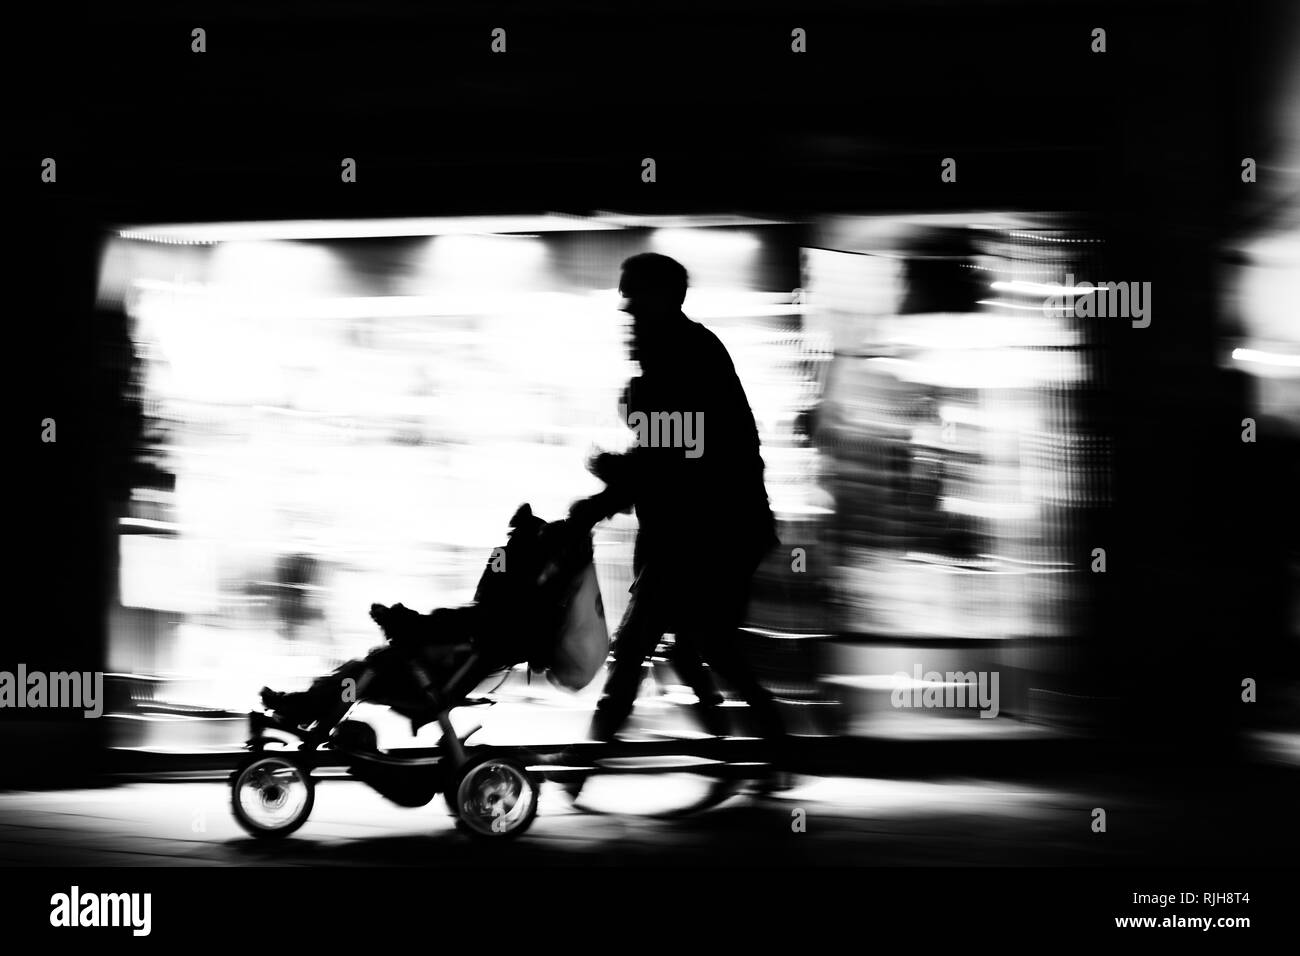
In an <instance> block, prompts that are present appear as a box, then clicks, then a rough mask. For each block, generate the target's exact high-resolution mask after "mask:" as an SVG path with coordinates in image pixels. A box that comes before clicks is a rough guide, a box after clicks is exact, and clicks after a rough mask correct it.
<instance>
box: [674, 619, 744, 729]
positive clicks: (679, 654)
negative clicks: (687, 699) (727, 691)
mask: <svg viewBox="0 0 1300 956" xmlns="http://www.w3.org/2000/svg"><path fill="white" fill-rule="evenodd" d="M695 644H696V642H695V640H694V639H693V638H692V636H691V633H690V631H687V632H686V633H685V634H677V635H675V640H674V641H673V648H672V654H671V656H670V658H669V660H670V661H671V663H672V665H673V670H675V671H676V672H677V676H678V677H680V678H681V679H682V680H683V681H685V683H686V685H687V686H688V687H690V689H691V690H692V691H693V692H694V694H695V698H696V703H695V705H694V709H695V715H696V717H697V718H699V721H700V723H701V724H702V725H703V726H704V729H705V731H706V732H708V733H710V734H712V735H713V736H714V737H726V736H727V735H728V734H729V733H730V732H731V724H730V721H728V720H727V717H726V715H725V714H724V713H723V712H722V703H723V701H724V700H725V698H723V696H722V694H720V693H719V692H718V685H717V684H716V683H715V682H714V680H713V678H712V677H710V676H709V672H708V671H707V670H705V668H704V660H703V659H702V658H701V657H700V651H699V648H697V647H696V646H695Z"/></svg>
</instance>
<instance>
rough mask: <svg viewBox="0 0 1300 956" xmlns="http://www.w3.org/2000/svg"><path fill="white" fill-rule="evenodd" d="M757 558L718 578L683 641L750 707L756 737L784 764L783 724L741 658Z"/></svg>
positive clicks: (699, 603) (695, 611)
mask: <svg viewBox="0 0 1300 956" xmlns="http://www.w3.org/2000/svg"><path fill="white" fill-rule="evenodd" d="M760 558H761V555H760V554H759V553H758V551H757V550H755V557H753V558H752V559H751V560H750V561H749V562H747V563H746V564H743V565H740V566H738V567H737V568H736V569H735V570H734V571H732V572H730V573H727V572H723V573H722V574H721V575H720V576H719V578H718V579H717V580H716V581H715V582H714V586H713V588H712V589H711V590H709V591H708V592H707V595H706V596H705V597H702V598H700V599H699V600H698V601H697V602H696V603H695V606H694V608H693V613H692V614H691V619H690V626H689V628H687V629H685V630H686V633H685V635H682V634H679V635H678V639H679V640H681V639H682V638H683V636H684V637H685V640H686V642H687V643H688V644H689V645H692V646H694V647H696V648H697V649H698V651H699V653H700V655H701V656H702V657H703V658H704V660H706V661H707V662H708V663H709V664H710V666H712V667H713V669H714V671H715V672H716V673H717V674H718V675H719V676H720V677H721V678H722V679H723V680H724V681H725V682H726V683H728V684H730V685H731V687H732V688H733V689H734V690H735V692H736V693H738V694H739V695H740V696H741V698H742V699H743V700H744V701H745V703H747V704H748V705H749V708H750V711H751V712H752V713H753V715H754V719H755V721H756V723H757V724H758V731H759V733H760V734H761V735H762V737H763V738H764V739H765V740H767V742H768V743H769V745H771V748H772V750H773V756H774V758H778V759H781V760H784V759H785V757H786V755H787V753H788V748H789V738H788V736H787V730H786V726H785V719H784V718H783V717H782V716H781V711H780V708H779V707H778V706H777V704H776V701H775V700H774V699H773V697H772V695H771V694H769V693H768V691H767V688H765V687H764V686H763V685H762V684H761V683H759V680H758V677H757V676H756V675H755V673H754V669H753V667H752V665H751V664H750V661H749V658H748V656H747V655H746V653H745V648H744V643H743V638H742V635H741V625H742V624H743V623H744V620H745V611H746V608H747V607H748V605H749V590H750V583H751V581H752V578H753V574H754V571H755V570H756V569H757V567H758V563H759V560H760Z"/></svg>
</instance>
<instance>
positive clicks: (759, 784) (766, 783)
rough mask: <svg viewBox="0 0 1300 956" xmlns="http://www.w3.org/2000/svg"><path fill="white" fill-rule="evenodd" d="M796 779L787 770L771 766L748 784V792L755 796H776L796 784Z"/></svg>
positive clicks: (789, 789) (788, 790) (786, 791)
mask: <svg viewBox="0 0 1300 956" xmlns="http://www.w3.org/2000/svg"><path fill="white" fill-rule="evenodd" d="M798 783H799V782H798V779H797V778H796V777H795V775H794V774H792V773H790V771H788V770H777V769H775V768H772V769H770V770H768V771H767V772H766V773H764V774H763V775H762V776H761V777H759V778H758V779H756V780H755V781H754V782H753V783H751V784H750V785H749V787H748V788H746V789H747V790H748V792H749V793H750V794H752V795H753V796H756V797H776V796H779V795H781V794H783V793H788V792H790V791H791V790H793V789H794V788H795V787H796V786H798Z"/></svg>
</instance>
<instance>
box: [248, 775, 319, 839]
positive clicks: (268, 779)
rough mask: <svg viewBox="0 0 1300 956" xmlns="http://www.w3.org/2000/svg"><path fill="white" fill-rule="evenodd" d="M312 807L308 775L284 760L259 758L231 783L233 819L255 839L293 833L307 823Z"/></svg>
mask: <svg viewBox="0 0 1300 956" xmlns="http://www.w3.org/2000/svg"><path fill="white" fill-rule="evenodd" d="M315 803H316V785H315V782H314V781H313V780H312V778H311V774H310V773H308V772H307V771H306V770H305V769H304V768H302V767H300V766H299V765H298V764H296V763H294V761H293V760H292V759H290V758H288V757H286V756H280V755H274V756H271V755H258V756H256V757H254V758H253V759H251V760H249V761H247V762H246V763H245V764H244V765H243V766H242V767H241V768H240V769H239V770H237V771H235V774H234V776H233V777H232V779H231V783H230V805H231V808H232V809H233V810H234V813H235V819H236V820H237V821H238V822H239V825H240V826H241V827H243V828H244V829H245V830H246V831H248V833H250V834H252V835H253V836H255V837H257V838H258V839H263V840H266V839H278V838H281V837H286V836H288V835H289V834H290V833H293V832H294V831H295V830H297V829H298V828H299V827H301V826H302V825H303V824H304V823H306V822H307V818H308V817H309V816H311V811H312V807H313V806H314V805H315Z"/></svg>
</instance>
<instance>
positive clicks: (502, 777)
mask: <svg viewBox="0 0 1300 956" xmlns="http://www.w3.org/2000/svg"><path fill="white" fill-rule="evenodd" d="M538 789H539V788H538V784H537V779H536V778H535V777H534V776H533V775H532V774H531V773H529V772H528V769H527V768H526V767H525V766H524V764H523V763H522V762H521V761H519V760H517V759H515V758H513V757H501V756H490V755H484V756H481V757H476V758H474V759H472V760H470V761H469V763H467V764H466V765H465V766H464V767H463V768H462V769H461V771H460V773H459V774H458V775H457V779H456V786H455V790H454V793H455V799H454V806H453V808H452V809H453V811H454V812H455V814H456V818H457V820H458V821H459V822H460V823H461V824H462V826H463V828H464V829H465V830H466V831H467V832H468V833H469V834H470V835H471V836H475V837H480V838H483V839H495V840H502V839H513V838H514V837H517V836H519V835H520V834H522V833H523V832H524V831H525V830H527V829H528V828H529V827H530V826H531V825H532V822H533V819H534V818H535V817H536V816H537V796H538ZM449 802H452V801H449Z"/></svg>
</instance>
